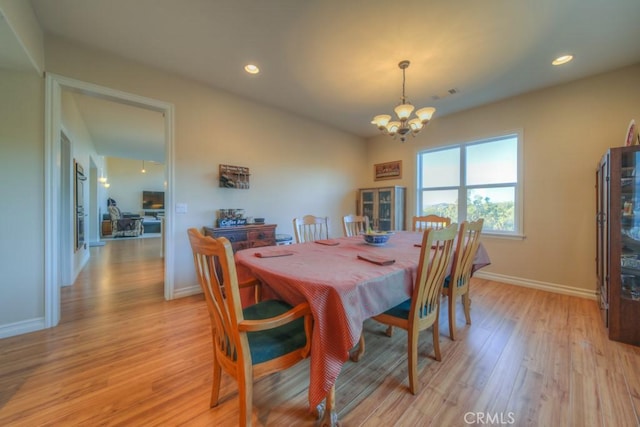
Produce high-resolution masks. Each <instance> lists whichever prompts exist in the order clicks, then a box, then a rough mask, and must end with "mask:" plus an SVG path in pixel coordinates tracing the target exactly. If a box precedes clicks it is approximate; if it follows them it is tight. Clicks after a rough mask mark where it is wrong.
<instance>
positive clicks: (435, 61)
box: [0, 0, 640, 137]
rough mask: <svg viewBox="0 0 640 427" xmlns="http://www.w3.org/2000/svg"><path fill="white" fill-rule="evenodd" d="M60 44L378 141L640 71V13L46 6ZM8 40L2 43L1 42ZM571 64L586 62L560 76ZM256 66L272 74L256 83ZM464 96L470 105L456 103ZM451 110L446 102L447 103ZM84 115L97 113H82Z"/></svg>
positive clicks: (170, 1)
mask: <svg viewBox="0 0 640 427" xmlns="http://www.w3.org/2000/svg"><path fill="white" fill-rule="evenodd" d="M32 5H33V8H34V11H35V12H36V15H37V17H38V20H39V22H40V24H41V26H42V28H43V30H44V31H45V34H49V33H51V34H56V35H58V36H61V37H64V38H66V39H70V40H73V41H76V42H78V43H82V44H85V45H88V46H90V47H93V48H96V49H103V50H107V51H110V52H113V53H115V54H118V55H121V56H123V57H126V58H129V59H131V60H134V61H139V62H142V63H145V64H148V65H150V66H153V67H157V68H160V69H164V70H168V71H171V72H174V73H177V74H180V75H182V76H185V77H188V78H191V79H195V80H197V81H200V82H203V83H206V84H209V85H211V86H212V87H215V88H219V89H223V90H226V91H229V92H232V93H235V94H238V95H240V96H243V97H246V98H249V99H252V100H255V101H257V102H260V103H263V104H267V105H269V106H274V107H277V108H281V109H283V110H286V111H289V112H293V113H295V114H298V115H300V116H304V117H307V118H311V119H314V120H317V121H318V122H322V123H325V124H327V125H330V126H333V127H336V128H338V129H342V130H345V131H347V132H350V133H353V134H356V135H359V136H362V137H370V136H374V135H376V134H377V130H376V129H375V128H374V126H373V125H371V124H370V120H371V118H372V117H373V116H374V115H376V114H381V113H391V112H392V109H393V106H394V105H395V104H396V103H397V102H398V101H399V97H400V94H401V85H402V73H401V71H400V70H399V69H398V66H397V64H398V62H399V61H401V60H403V59H409V60H410V61H411V66H410V67H409V68H408V69H407V87H406V91H407V96H408V98H409V100H410V101H411V102H412V103H413V104H414V105H416V106H418V107H421V106H433V107H436V108H437V112H436V114H435V116H434V120H437V119H438V117H442V116H444V115H446V114H450V113H453V112H456V111H461V110H464V109H468V108H472V107H475V106H478V105H482V104H486V103H489V102H493V101H496V100H499V99H503V98H507V97H510V96H513V95H517V94H521V93H524V92H528V91H532V90H536V89H540V88H544V87H548V86H551V85H556V84H560V83H565V82H568V81H571V80H575V79H579V78H582V77H586V76H589V75H594V74H598V73H602V72H605V71H609V70H613V69H617V68H621V67H623V66H626V65H630V64H635V63H638V62H640V0H483V1H480V0H403V1H398V2H390V1H388V0H385V1H382V0H269V1H265V0H182V1H177V0H32ZM0 37H1V36H0ZM565 53H571V54H573V55H574V56H575V59H574V61H573V62H571V63H569V64H567V65H564V66H562V67H553V66H552V65H551V60H552V59H553V58H554V57H556V56H558V55H560V54H565ZM249 62H251V63H254V64H256V65H258V66H259V67H260V69H261V70H262V72H261V73H260V74H258V75H257V76H250V75H248V74H246V73H245V72H244V71H243V66H244V65H245V64H247V63H249ZM450 89H456V90H457V91H458V93H457V94H455V95H448V91H449V90H450ZM434 97H440V99H434ZM82 102H84V101H82Z"/></svg>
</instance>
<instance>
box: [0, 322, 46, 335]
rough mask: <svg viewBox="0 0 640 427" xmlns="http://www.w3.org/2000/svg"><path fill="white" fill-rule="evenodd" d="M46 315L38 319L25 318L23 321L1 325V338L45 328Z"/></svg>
mask: <svg viewBox="0 0 640 427" xmlns="http://www.w3.org/2000/svg"><path fill="white" fill-rule="evenodd" d="M44 328H45V326H44V317H39V318H37V319H31V320H23V321H21V322H16V323H9V324H8V325H0V338H8V337H13V336H16V335H22V334H28V333H29V332H35V331H39V330H41V329H44Z"/></svg>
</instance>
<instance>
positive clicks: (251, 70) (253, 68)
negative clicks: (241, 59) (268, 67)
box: [244, 64, 260, 74]
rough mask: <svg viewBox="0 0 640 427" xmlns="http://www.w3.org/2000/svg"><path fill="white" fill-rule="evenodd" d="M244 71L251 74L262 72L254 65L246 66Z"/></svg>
mask: <svg viewBox="0 0 640 427" xmlns="http://www.w3.org/2000/svg"><path fill="white" fill-rule="evenodd" d="M244 70H245V71H246V72H247V73H249V74H258V73H259V72H260V68H258V67H257V66H255V65H253V64H247V65H245V66H244Z"/></svg>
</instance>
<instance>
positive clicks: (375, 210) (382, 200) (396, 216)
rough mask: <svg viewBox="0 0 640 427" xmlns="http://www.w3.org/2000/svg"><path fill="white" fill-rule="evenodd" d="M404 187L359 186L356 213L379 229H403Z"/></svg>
mask: <svg viewBox="0 0 640 427" xmlns="http://www.w3.org/2000/svg"><path fill="white" fill-rule="evenodd" d="M406 191H407V189H406V188H405V187H398V186H392V187H379V188H361V189H360V190H358V215H365V216H368V217H369V223H370V224H371V226H372V227H373V228H377V229H378V230H380V231H391V230H404V229H405V228H406V226H405V216H406V215H405V193H406Z"/></svg>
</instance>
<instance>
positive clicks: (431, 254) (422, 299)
mask: <svg viewBox="0 0 640 427" xmlns="http://www.w3.org/2000/svg"><path fill="white" fill-rule="evenodd" d="M457 231H458V224H451V225H450V226H448V227H446V228H442V229H439V230H436V229H433V228H429V229H427V230H426V231H425V232H424V234H423V236H422V248H421V249H420V260H419V263H418V273H417V275H416V283H415V285H414V287H413V295H412V297H411V311H410V313H409V320H410V321H417V322H420V323H425V324H427V325H430V324H431V323H433V321H434V320H436V319H437V317H438V313H439V302H440V296H441V294H442V287H443V285H444V279H445V277H446V275H447V269H448V267H449V263H450V262H451V256H452V253H453V242H454V240H455V238H456V233H457Z"/></svg>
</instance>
